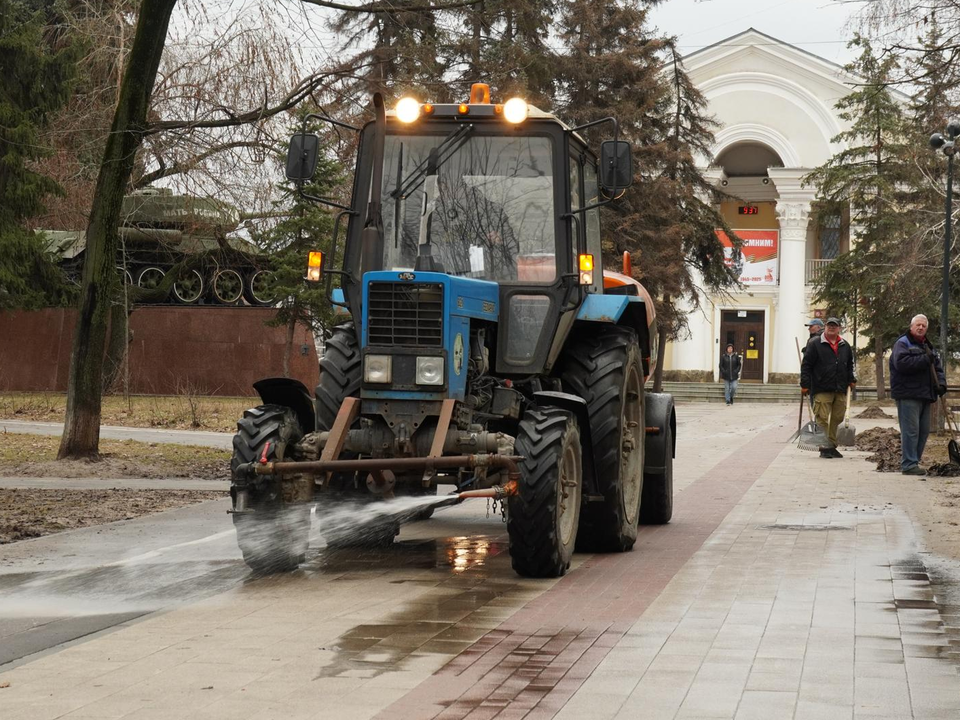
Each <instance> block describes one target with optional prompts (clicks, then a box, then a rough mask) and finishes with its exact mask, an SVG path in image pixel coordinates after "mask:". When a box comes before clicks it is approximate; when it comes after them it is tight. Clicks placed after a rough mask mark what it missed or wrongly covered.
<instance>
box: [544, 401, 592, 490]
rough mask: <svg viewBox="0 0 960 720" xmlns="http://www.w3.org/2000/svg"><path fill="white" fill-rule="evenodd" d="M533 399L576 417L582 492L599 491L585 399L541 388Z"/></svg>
mask: <svg viewBox="0 0 960 720" xmlns="http://www.w3.org/2000/svg"><path fill="white" fill-rule="evenodd" d="M533 399H534V401H535V402H536V403H537V405H546V406H548V407H557V408H560V409H561V410H567V411H568V412H571V413H573V416H574V417H575V418H576V419H577V425H579V426H580V451H581V452H580V454H581V457H582V462H583V468H582V469H583V492H584V495H587V494H590V495H596V494H597V493H599V490H598V485H597V475H596V471H595V470H594V468H595V467H596V465H595V463H594V458H593V437H592V436H591V434H590V411H589V409H588V408H587V401H586V400H584V399H583V398H582V397H579V396H578V395H571V394H570V393H565V392H557V391H554V390H541V391H540V392H535V393H534V394H533Z"/></svg>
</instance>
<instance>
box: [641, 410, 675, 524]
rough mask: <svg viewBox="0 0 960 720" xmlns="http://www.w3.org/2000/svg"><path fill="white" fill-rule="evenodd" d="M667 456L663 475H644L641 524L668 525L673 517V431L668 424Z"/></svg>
mask: <svg viewBox="0 0 960 720" xmlns="http://www.w3.org/2000/svg"><path fill="white" fill-rule="evenodd" d="M663 432H664V435H665V437H664V439H663V443H664V447H665V448H666V454H665V456H664V459H663V465H664V467H663V472H662V473H657V474H653V473H644V474H643V499H642V500H641V501H640V523H641V524H643V525H666V524H667V523H668V522H670V518H672V517H673V430H672V429H671V427H670V423H669V422H667V423H666V426H665V427H664V429H663Z"/></svg>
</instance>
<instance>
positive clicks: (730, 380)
mask: <svg viewBox="0 0 960 720" xmlns="http://www.w3.org/2000/svg"><path fill="white" fill-rule="evenodd" d="M742 367H743V358H741V357H740V356H739V355H737V353H735V352H734V351H733V343H727V351H726V352H725V353H724V354H723V355H721V356H720V379H721V380H723V396H724V397H725V398H726V400H727V405H733V396H734V395H736V393H737V383H738V382H739V380H740V369H741V368H742Z"/></svg>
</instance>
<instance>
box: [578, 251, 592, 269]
mask: <svg viewBox="0 0 960 720" xmlns="http://www.w3.org/2000/svg"><path fill="white" fill-rule="evenodd" d="M580 272H593V255H581V256H580Z"/></svg>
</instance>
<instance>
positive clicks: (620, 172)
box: [600, 140, 633, 193]
mask: <svg viewBox="0 0 960 720" xmlns="http://www.w3.org/2000/svg"><path fill="white" fill-rule="evenodd" d="M600 185H601V186H602V187H603V189H604V190H607V191H609V192H611V193H619V192H620V191H621V190H626V189H627V188H628V187H630V186H631V185H633V156H632V155H631V153H630V143H628V142H626V141H624V140H605V141H604V142H602V143H600Z"/></svg>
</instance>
